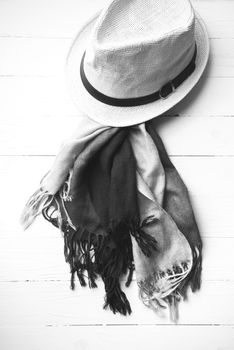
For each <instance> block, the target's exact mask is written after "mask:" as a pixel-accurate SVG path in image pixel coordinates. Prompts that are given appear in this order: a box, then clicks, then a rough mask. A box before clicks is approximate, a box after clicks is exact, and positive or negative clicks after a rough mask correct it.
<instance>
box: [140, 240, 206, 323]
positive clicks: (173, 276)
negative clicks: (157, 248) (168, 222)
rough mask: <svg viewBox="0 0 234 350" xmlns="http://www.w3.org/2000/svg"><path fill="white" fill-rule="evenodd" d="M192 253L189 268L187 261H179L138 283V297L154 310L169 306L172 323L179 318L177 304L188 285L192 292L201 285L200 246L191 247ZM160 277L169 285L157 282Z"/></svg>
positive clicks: (185, 295)
mask: <svg viewBox="0 0 234 350" xmlns="http://www.w3.org/2000/svg"><path fill="white" fill-rule="evenodd" d="M192 255H193V265H192V266H191V268H190V269H189V268H188V264H187V262H181V264H180V266H173V267H172V268H171V269H168V270H167V271H159V272H155V273H154V274H153V275H151V276H149V277H148V278H147V279H145V280H143V281H140V282H139V283H138V286H139V297H140V299H141V300H142V301H143V303H144V304H145V305H146V306H148V307H151V308H152V309H153V310H155V311H156V312H160V310H162V309H163V308H166V307H169V310H170V319H171V321H172V322H174V323H177V321H178V318H179V312H178V304H179V302H180V301H181V299H183V300H186V299H187V292H188V289H189V286H190V287H191V290H192V292H195V291H197V290H199V289H200V286H201V271H202V254H201V247H199V248H198V247H193V248H192ZM160 279H162V280H163V279H164V280H165V281H169V282H170V284H169V286H168V287H166V288H165V286H164V285H163V283H160V282H159V281H160ZM158 282H159V283H158ZM163 289H165V290H163ZM166 305H167V306H166Z"/></svg>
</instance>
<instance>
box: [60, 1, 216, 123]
mask: <svg viewBox="0 0 234 350" xmlns="http://www.w3.org/2000/svg"><path fill="white" fill-rule="evenodd" d="M208 56H209V40H208V34H207V31H206V28H205V25H204V23H203V21H202V20H201V18H200V16H199V15H198V14H197V13H195V11H194V9H193V7H192V6H191V4H190V2H189V1H188V0H113V1H111V2H110V3H109V4H108V6H106V7H105V8H104V9H103V10H101V11H100V12H99V13H98V14H96V15H95V16H94V17H93V18H92V19H90V20H89V21H88V22H87V23H86V24H85V25H84V26H83V28H82V29H81V30H80V31H79V33H78V35H77V36H76V38H75V40H74V43H73V45H72V47H71V49H70V51H69V54H68V57H67V65H66V67H67V73H68V74H67V75H68V82H69V87H70V90H71V94H72V98H73V100H74V102H75V104H76V105H77V106H78V108H79V109H80V110H81V111H82V112H83V113H85V114H86V115H87V116H88V117H89V118H91V119H93V120H95V121H97V122H99V123H101V124H105V125H109V126H117V127H121V126H130V125H134V124H139V123H142V122H145V121H147V120H149V119H152V118H154V117H156V116H158V115H160V114H162V113H164V112H166V111H167V110H168V109H170V108H171V107H173V106H174V105H175V104H177V103H178V102H179V101H181V100H182V99H183V98H184V97H185V96H186V95H187V94H188V92H189V91H190V90H191V89H192V88H193V87H194V85H195V84H196V83H197V81H198V80H199V78H200V77H201V75H202V72H203V71H204V69H205V66H206V63H207V60H208Z"/></svg>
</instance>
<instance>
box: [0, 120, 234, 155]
mask: <svg viewBox="0 0 234 350" xmlns="http://www.w3.org/2000/svg"><path fill="white" fill-rule="evenodd" d="M78 118H79V117H78V116H64V117H57V116H41V117H40V116H33V115H32V116H31V118H30V117H28V118H24V117H18V118H17V117H14V116H12V117H11V118H8V117H2V118H1V121H0V155H55V154H57V152H58V150H59V147H60V145H61V144H62V142H64V141H65V140H69V138H70V137H71V135H72V134H73V132H74V130H75V129H76V128H77V127H78V125H79V119H78ZM155 127H156V128H157V130H158V131H159V133H160V135H161V136H162V139H163V140H164V142H165V145H166V147H167V150H168V152H169V154H170V155H176V156H179V155H181V156H191V155H192V156H194V155H196V156H199V155H200V156H215V155H218V156H233V155H234V142H233V129H234V118H223V117H207V116H203V117H194V118H188V117H185V116H181V117H165V116H164V117H158V119H157V120H155ZM198 140H199V142H198Z"/></svg>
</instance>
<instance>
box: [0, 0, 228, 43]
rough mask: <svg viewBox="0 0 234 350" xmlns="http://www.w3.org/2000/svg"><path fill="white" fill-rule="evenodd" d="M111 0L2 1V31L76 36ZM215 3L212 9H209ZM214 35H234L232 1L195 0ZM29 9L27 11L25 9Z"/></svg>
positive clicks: (24, 34)
mask: <svg viewBox="0 0 234 350" xmlns="http://www.w3.org/2000/svg"><path fill="white" fill-rule="evenodd" d="M107 2H108V0H98V1H95V0H86V1H85V2H81V1H76V0H60V1H56V2H55V0H51V1H50V2H49V3H48V1H46V0H41V1H40V3H38V2H37V1H30V0H18V1H17V2H13V1H1V2H0V35H1V36H20V37H22V36H23V37H25V36H26V37H32V36H33V37H35V36H37V37H59V38H61V37H62V38H64V37H65V38H66V37H71V38H72V37H74V36H75V35H76V33H77V31H78V28H79V27H80V26H82V23H84V22H85V21H86V20H87V18H89V17H91V16H92V14H94V13H96V11H97V10H98V9H100V8H102V7H103V6H104V4H106V3H107ZM211 3H212V11H211V9H210V6H211ZM192 4H193V6H194V8H195V9H196V10H197V11H198V12H199V14H200V15H201V16H202V17H203V18H204V20H205V21H206V23H207V26H208V29H209V32H210V35H211V36H213V37H220V36H222V37H224V36H226V37H227V36H228V37H233V30H232V29H233V27H234V21H233V15H232V14H233V11H234V4H233V1H225V0H222V1H214V0H212V1H210V0H209V1H203V0H202V1H192ZM25 9H27V11H25Z"/></svg>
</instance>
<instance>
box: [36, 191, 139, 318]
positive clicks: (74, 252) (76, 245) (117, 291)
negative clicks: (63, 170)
mask: <svg viewBox="0 0 234 350" xmlns="http://www.w3.org/2000/svg"><path fill="white" fill-rule="evenodd" d="M51 207H53V210H51V208H49V207H46V208H44V210H43V215H44V217H45V218H46V219H47V220H48V221H50V222H51V223H52V224H53V225H55V226H56V227H58V228H60V230H61V232H62V233H63V237H64V256H65V261H66V262H67V263H68V264H69V265H70V272H71V281H70V287H71V289H75V277H76V276H77V278H78V280H79V283H80V285H81V286H82V287H84V286H86V285H87V284H88V286H89V287H90V288H96V287H97V284H96V282H95V281H96V279H97V277H98V275H100V276H101V278H102V280H103V282H104V285H105V291H106V296H105V304H104V306H103V307H104V309H107V308H108V307H109V308H110V310H111V311H112V312H113V313H116V312H119V313H121V314H123V315H127V314H130V313H131V307H130V304H129V301H128V299H127V297H126V295H125V293H124V292H123V291H122V290H121V288H120V282H119V281H120V278H121V277H122V276H123V275H124V274H126V273H127V272H128V277H127V281H126V283H125V285H126V286H127V287H128V286H129V285H130V283H131V281H132V275H133V271H134V264H133V258H132V248H131V240H130V237H128V239H129V241H127V240H126V239H124V235H123V242H121V246H120V247H118V246H115V244H114V243H113V241H111V239H110V236H104V235H102V234H94V233H91V232H89V231H87V230H85V229H81V228H77V229H74V226H72V227H71V225H70V224H69V222H68V221H65V220H62V219H61V208H60V206H59V203H58V201H57V200H56V198H54V202H53V203H52V205H51ZM55 207H56V208H55ZM56 211H57V212H56ZM55 212H56V213H55ZM112 238H113V237H112ZM125 238H126V237H125ZM117 247H118V249H117Z"/></svg>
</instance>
